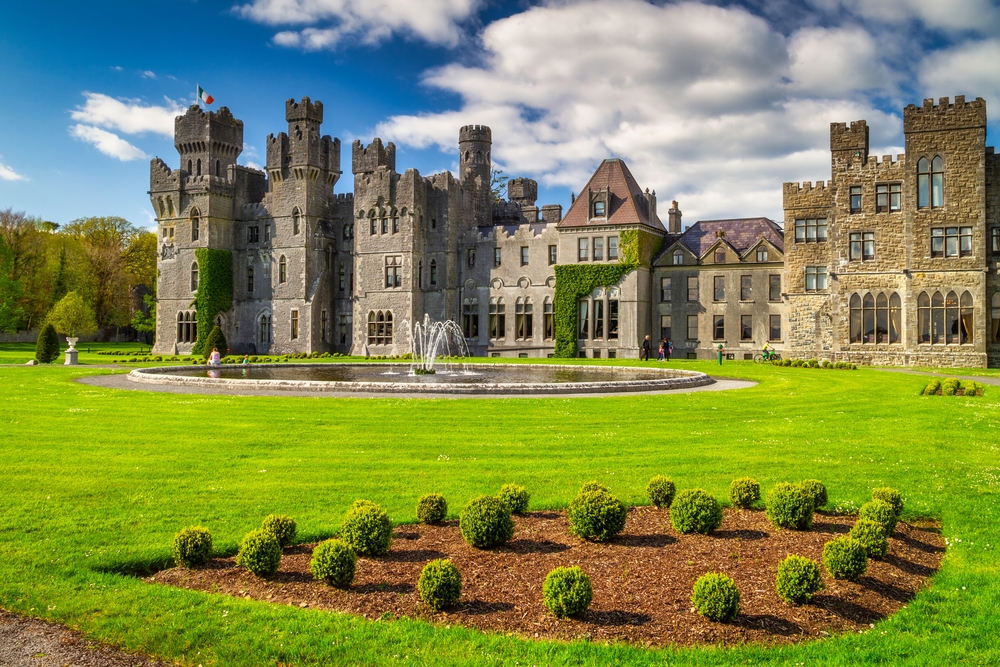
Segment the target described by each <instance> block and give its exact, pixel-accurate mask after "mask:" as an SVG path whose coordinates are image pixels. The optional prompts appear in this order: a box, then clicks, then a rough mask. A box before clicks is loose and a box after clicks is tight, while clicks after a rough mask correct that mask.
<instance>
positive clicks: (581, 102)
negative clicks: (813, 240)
mask: <svg viewBox="0 0 1000 667" xmlns="http://www.w3.org/2000/svg"><path fill="white" fill-rule="evenodd" d="M482 40H483V46H484V47H485V52H486V58H485V60H484V63H483V64H482V65H480V66H469V65H459V64H452V65H448V66H445V67H442V68H440V69H437V70H433V71H431V72H429V73H428V75H427V76H426V78H425V83H426V84H428V85H430V86H433V87H435V88H439V89H443V90H447V91H451V92H455V93H457V94H458V95H459V96H460V97H461V99H462V103H461V105H460V108H458V109H456V110H452V111H446V112H443V113H430V114H422V115H401V116H394V117H391V118H389V119H388V120H386V121H385V122H383V123H382V124H380V125H379V126H378V127H377V133H378V134H379V135H380V136H382V137H383V138H384V139H386V140H391V141H395V142H397V143H399V144H404V145H410V146H414V147H428V146H432V145H436V146H438V147H440V148H441V149H442V150H445V151H449V152H452V153H453V152H455V151H456V149H457V146H456V144H457V139H458V129H459V127H461V126H462V125H466V124H470V123H483V124H487V125H490V126H491V127H492V128H493V141H494V151H493V154H494V156H495V160H496V161H497V162H498V163H500V164H502V165H503V166H504V168H505V171H506V172H507V173H508V174H510V175H526V176H531V177H533V178H537V179H538V180H539V181H541V182H542V183H543V184H546V185H550V186H557V185H560V186H566V187H568V188H571V189H575V190H579V188H581V187H582V186H583V185H584V184H585V183H586V181H587V179H588V177H589V176H590V174H591V173H592V172H593V170H594V169H595V168H596V166H597V165H598V163H599V162H600V160H602V159H604V158H606V157H611V156H617V157H622V158H624V159H625V160H626V162H627V163H628V164H629V166H630V168H631V170H632V172H633V174H634V175H635V176H636V178H637V179H638V180H639V183H640V185H642V186H643V187H644V188H645V187H649V188H650V189H655V190H657V192H658V194H659V197H660V200H661V201H669V200H670V199H672V198H679V200H680V203H681V206H682V208H683V209H684V211H685V214H686V216H688V217H687V218H686V219H694V220H696V219H699V218H714V217H728V216H753V215H768V216H771V217H776V218H779V219H780V216H781V206H782V202H781V183H782V182H784V181H793V180H813V181H815V180H820V179H823V180H826V179H829V178H830V157H829V152H828V146H829V143H828V142H829V123H830V122H832V121H851V120H857V119H859V118H866V119H867V120H868V121H869V125H870V126H871V128H872V130H871V137H872V144H873V148H874V147H877V146H889V145H891V144H893V143H897V137H898V135H899V133H900V130H901V122H900V119H899V118H898V117H897V116H893V115H890V114H886V113H883V112H880V111H878V110H877V109H876V108H875V107H874V106H873V105H872V104H871V103H870V102H869V101H867V99H866V97H865V95H864V94H862V93H861V92H859V91H864V90H867V89H870V88H883V87H890V86H891V85H892V81H891V80H890V75H889V73H888V71H887V70H883V69H879V68H880V67H881V66H880V65H879V63H878V60H877V58H876V55H875V53H874V51H873V48H872V42H871V40H870V38H867V36H866V35H865V34H864V33H862V32H861V31H859V30H856V29H844V30H813V31H811V32H806V31H803V32H801V33H798V34H796V35H794V36H793V37H791V38H786V37H784V36H783V35H781V34H779V33H777V32H776V31H774V30H773V29H772V28H771V27H770V26H769V25H768V24H767V23H766V22H765V21H764V20H763V19H761V18H759V17H756V16H754V15H752V14H750V13H749V12H747V11H745V10H743V9H740V8H722V7H716V6H710V5H704V4H697V3H680V4H668V5H664V6H657V5H653V4H650V3H647V2H643V1H641V0H587V1H584V2H575V3H552V4H549V5H545V6H541V7H535V8H532V9H529V10H527V11H525V12H523V13H520V14H516V15H514V16H511V17H509V18H506V19H502V20H499V21H496V22H494V23H492V24H490V25H489V26H488V27H487V28H486V29H485V31H484V33H483V36H482ZM824 51H826V52H828V53H829V57H828V60H827V61H826V62H824V61H823V57H822V53H823V52H824ZM815 67H821V68H825V69H824V70H823V72H821V73H819V76H817V75H816V73H814V72H813V71H812V68H815ZM852 67H861V68H866V69H870V70H872V71H871V72H863V73H850V76H848V78H847V81H846V82H844V83H843V84H841V85H839V86H838V85H832V82H829V81H827V83H828V84H830V85H828V86H827V87H826V88H824V87H823V86H822V78H823V77H830V76H839V75H843V74H845V73H849V70H850V68H852Z"/></svg>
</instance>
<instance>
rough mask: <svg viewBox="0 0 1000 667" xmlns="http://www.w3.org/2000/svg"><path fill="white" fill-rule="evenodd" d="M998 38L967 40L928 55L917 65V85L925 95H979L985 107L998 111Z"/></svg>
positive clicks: (972, 96)
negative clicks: (918, 81)
mask: <svg viewBox="0 0 1000 667" xmlns="http://www.w3.org/2000/svg"><path fill="white" fill-rule="evenodd" d="M997 63H1000V39H995V38H994V39H987V40H983V41H979V42H967V43H965V44H960V45H958V46H955V47H952V48H950V49H945V50H942V51H937V52H935V53H932V54H930V55H929V56H927V57H926V58H924V60H923V61H922V62H921V64H920V84H921V86H922V87H923V89H924V91H925V94H926V95H927V96H928V97H944V96H946V95H947V96H949V97H950V96H952V95H956V94H959V95H961V94H965V95H966V96H967V97H968V98H969V99H974V98H975V97H982V98H984V99H985V100H986V109H987V110H989V109H993V110H994V111H993V113H997V110H1000V67H998V66H997Z"/></svg>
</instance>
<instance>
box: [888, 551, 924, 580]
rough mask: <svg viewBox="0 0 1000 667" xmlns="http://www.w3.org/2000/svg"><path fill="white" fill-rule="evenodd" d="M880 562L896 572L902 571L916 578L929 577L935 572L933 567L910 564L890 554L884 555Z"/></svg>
mask: <svg viewBox="0 0 1000 667" xmlns="http://www.w3.org/2000/svg"><path fill="white" fill-rule="evenodd" d="M882 560H883V561H885V562H886V563H888V564H889V565H892V566H893V567H895V568H896V569H898V570H902V571H903V572H906V573H907V574H915V575H917V576H918V577H929V576H931V575H932V574H934V572H935V569H934V568H933V567H927V566H926V565H921V564H920V563H911V562H910V561H908V560H904V559H902V558H900V557H899V556H894V555H892V554H888V555H886V556H885V557H884V558H883V559H882Z"/></svg>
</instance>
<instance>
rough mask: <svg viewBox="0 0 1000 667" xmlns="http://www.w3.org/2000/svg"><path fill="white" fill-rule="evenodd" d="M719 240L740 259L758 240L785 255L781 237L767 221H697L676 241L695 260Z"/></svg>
mask: <svg viewBox="0 0 1000 667" xmlns="http://www.w3.org/2000/svg"><path fill="white" fill-rule="evenodd" d="M719 232H722V238H723V239H724V240H725V241H726V243H727V244H728V245H729V246H730V247H732V249H733V250H735V251H736V252H737V253H739V255H740V256H741V257H742V256H743V255H744V254H745V253H746V251H747V250H749V249H750V248H751V247H753V246H754V245H755V244H756V243H757V242H758V241H759V240H760V239H762V238H763V239H766V240H767V242H768V243H770V244H771V245H773V246H774V247H775V248H777V249H778V250H780V251H781V252H782V253H784V252H785V236H784V233H783V232H782V230H781V227H779V226H778V224H777V223H776V222H774V221H773V220H771V219H769V218H736V219H733V220H699V221H698V222H696V223H694V224H693V225H691V226H690V227H689V228H688V229H687V231H685V232H684V233H683V234H682V235H681V237H680V239H679V241H680V242H681V243H683V244H684V246H685V247H687V248H690V249H691V252H693V253H694V254H696V255H697V256H698V257H704V256H705V253H707V252H708V251H709V249H711V247H712V246H713V245H715V242H716V241H717V240H719Z"/></svg>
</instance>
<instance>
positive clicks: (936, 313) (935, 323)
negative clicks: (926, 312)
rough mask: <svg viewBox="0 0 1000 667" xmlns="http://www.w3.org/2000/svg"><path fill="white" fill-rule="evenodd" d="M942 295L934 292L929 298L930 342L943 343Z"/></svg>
mask: <svg viewBox="0 0 1000 667" xmlns="http://www.w3.org/2000/svg"><path fill="white" fill-rule="evenodd" d="M944 331H945V329H944V295H943V294H941V292H934V296H932V297H931V342H932V343H943V342H944Z"/></svg>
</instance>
